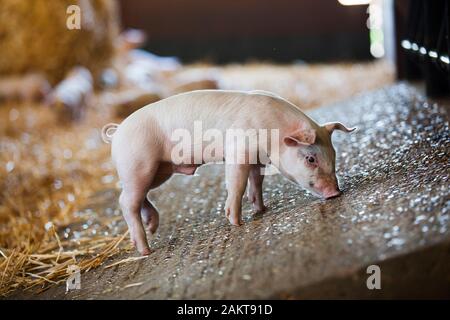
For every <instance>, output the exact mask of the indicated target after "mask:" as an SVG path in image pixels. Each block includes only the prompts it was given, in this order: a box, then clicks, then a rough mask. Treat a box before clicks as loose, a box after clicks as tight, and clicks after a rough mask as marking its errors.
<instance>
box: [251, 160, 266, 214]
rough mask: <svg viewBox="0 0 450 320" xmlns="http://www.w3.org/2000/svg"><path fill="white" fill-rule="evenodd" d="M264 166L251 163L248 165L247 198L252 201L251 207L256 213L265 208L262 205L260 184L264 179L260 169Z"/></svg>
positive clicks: (261, 184)
mask: <svg viewBox="0 0 450 320" xmlns="http://www.w3.org/2000/svg"><path fill="white" fill-rule="evenodd" d="M263 168H264V166H261V165H252V166H251V167H250V173H249V178H248V182H249V184H248V199H249V200H250V202H251V203H253V208H254V209H255V211H256V213H262V212H264V211H265V210H266V209H267V208H266V206H264V200H263V193H262V186H263V181H264V175H263V174H261V170H262V169H263Z"/></svg>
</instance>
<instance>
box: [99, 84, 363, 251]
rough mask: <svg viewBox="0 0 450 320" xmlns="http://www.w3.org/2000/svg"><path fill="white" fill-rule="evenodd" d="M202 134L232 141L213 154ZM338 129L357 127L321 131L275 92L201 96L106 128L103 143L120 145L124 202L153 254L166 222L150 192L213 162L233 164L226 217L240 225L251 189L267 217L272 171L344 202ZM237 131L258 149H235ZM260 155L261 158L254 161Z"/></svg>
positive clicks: (330, 126) (155, 106)
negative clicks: (154, 239) (335, 140)
mask: <svg viewBox="0 0 450 320" xmlns="http://www.w3.org/2000/svg"><path fill="white" fill-rule="evenodd" d="M199 128H201V130H202V132H205V135H206V134H207V133H208V137H209V138H208V139H209V140H210V141H211V137H213V136H214V137H216V138H217V137H218V138H217V140H220V137H225V140H224V141H222V142H223V143H220V141H218V142H217V141H216V142H217V144H216V148H215V151H214V152H209V153H208V151H211V150H210V149H211V145H210V144H202V143H201V141H199V140H198V137H197V138H196V131H197V135H198V131H199ZM334 130H341V131H344V132H351V131H353V130H354V128H352V129H349V128H347V127H345V126H344V125H343V124H341V123H338V122H334V123H326V124H323V125H319V124H317V123H316V122H314V120H312V119H311V118H309V117H308V116H307V115H305V114H304V113H303V112H302V111H301V110H300V109H299V108H298V107H296V106H295V105H294V104H292V103H290V102H288V101H287V100H285V99H283V98H281V97H279V96H277V95H275V94H272V93H269V92H264V91H251V92H243V91H225V90H198V91H191V92H187V93H182V94H178V95H175V96H172V97H169V98H166V99H163V100H160V101H158V102H155V103H152V104H149V105H147V106H145V107H143V108H141V109H139V110H137V111H136V112H134V113H133V114H131V115H130V116H129V117H128V118H126V119H125V120H124V121H123V122H122V123H121V124H120V125H117V124H109V125H106V126H105V127H104V128H103V129H102V136H103V139H104V140H105V142H111V143H112V147H111V153H112V159H113V163H114V165H115V167H116V169H117V173H118V176H119V179H120V182H121V184H122V188H123V189H122V193H121V195H120V198H119V203H120V206H121V209H122V212H123V215H124V218H125V220H126V222H127V224H128V228H129V230H130V237H131V240H132V242H133V243H134V245H135V246H136V248H137V250H138V251H139V252H140V253H141V254H142V255H147V254H149V253H150V249H149V246H148V242H147V238H146V233H145V229H147V230H149V231H150V232H151V233H154V232H155V231H156V229H157V228H158V223H159V215H158V212H157V210H156V208H155V206H154V205H153V204H152V203H151V202H150V201H149V200H148V199H147V193H148V191H149V190H151V189H153V188H156V187H158V186H160V185H161V184H162V183H164V182H165V181H167V180H168V179H169V178H170V177H171V176H172V175H173V174H176V173H179V174H185V175H192V174H194V173H195V171H196V169H197V168H198V167H199V166H200V165H202V164H205V163H209V162H217V161H219V162H220V161H222V162H224V163H225V181H226V188H227V192H228V196H227V199H226V203H225V215H226V217H227V218H228V220H229V221H230V223H231V224H232V225H236V226H238V225H241V224H242V217H241V205H242V198H243V195H244V193H245V190H246V188H247V184H248V199H249V200H250V201H251V202H253V205H254V208H255V210H256V211H259V212H261V211H264V210H265V206H264V202H263V197H262V184H263V179H264V175H265V173H266V172H265V171H264V169H265V166H266V165H269V164H270V165H271V167H274V168H276V169H277V170H278V172H280V173H281V174H282V175H283V176H284V177H286V178H287V179H288V180H290V181H292V182H294V183H296V184H298V185H300V186H301V187H303V188H304V189H307V190H309V191H310V192H312V193H313V194H315V195H317V196H320V197H323V198H325V199H328V198H332V197H336V196H338V195H339V194H340V190H339V186H338V182H337V178H336V173H335V159H336V153H335V150H334V148H333V145H332V143H331V135H332V133H333V132H334ZM268 131H270V132H271V134H270V135H269V134H267V132H268ZM230 132H233V134H229V133H230ZM235 132H240V133H241V134H242V132H244V133H245V135H247V137H248V138H252V139H254V138H256V140H252V141H258V143H257V144H255V143H250V142H249V143H243V144H242V143H241V144H239V143H234V141H235V140H236V139H235V138H236V137H238V136H239V134H238V135H236V134H235ZM272 133H274V134H272ZM192 135H194V139H192V140H189V139H187V141H188V142H187V143H186V141H185V139H181V138H186V136H188V137H190V138H192ZM208 139H207V140H208ZM181 140H183V143H182V144H181V146H182V148H180V141H181ZM249 141H250V140H249ZM261 141H266V142H267V143H265V144H264V143H259V142H261ZM255 152H257V155H258V156H257V157H256V158H255V157H251V155H252V154H254V153H255ZM238 160H239V161H238Z"/></svg>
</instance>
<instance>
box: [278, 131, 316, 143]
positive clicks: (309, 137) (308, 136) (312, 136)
mask: <svg viewBox="0 0 450 320" xmlns="http://www.w3.org/2000/svg"><path fill="white" fill-rule="evenodd" d="M314 141H316V132H315V131H314V130H313V129H300V130H296V131H294V132H293V133H292V134H290V135H288V136H286V137H284V138H283V142H284V143H285V144H286V145H287V146H288V147H298V146H301V145H303V146H309V145H312V144H313V143H314Z"/></svg>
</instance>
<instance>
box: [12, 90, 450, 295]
mask: <svg viewBox="0 0 450 320" xmlns="http://www.w3.org/2000/svg"><path fill="white" fill-rule="evenodd" d="M444 108H445V107H443V106H441V105H438V104H434V103H432V102H430V101H428V100H427V99H425V98H424V97H422V96H421V95H420V94H418V93H417V91H416V90H415V89H414V88H413V87H410V86H408V85H406V84H397V85H394V86H390V87H386V88H385V89H382V90H379V91H376V92H371V93H366V94H363V95H361V96H358V97H355V98H354V99H352V100H348V101H345V102H343V103H340V104H336V105H333V106H329V107H324V108H320V109H317V110H314V111H312V112H310V115H311V116H312V117H313V118H314V119H316V120H317V121H318V122H326V121H342V122H343V123H345V124H346V125H348V126H357V127H358V130H357V131H356V132H355V133H353V134H349V135H345V134H343V133H336V134H334V138H333V140H334V143H335V146H336V148H337V174H338V177H339V180H340V186H341V189H342V190H343V194H342V196H340V197H338V198H334V199H330V200H320V199H317V198H315V197H313V196H311V195H308V194H307V193H306V192H304V191H302V190H301V189H299V188H297V187H296V186H294V185H292V184H291V183H289V182H287V180H285V179H284V178H283V177H281V176H269V177H267V178H266V179H265V181H264V197H265V201H266V204H267V205H268V208H269V210H268V211H267V212H266V213H264V214H262V215H254V214H253V211H252V208H251V206H250V204H249V203H248V202H246V201H245V202H244V211H243V212H244V222H245V224H244V225H243V226H242V227H233V226H230V225H229V224H228V222H227V220H226V219H225V217H224V212H223V206H224V202H225V197H226V191H225V186H224V175H223V173H224V172H223V171H224V170H223V167H222V166H205V167H202V168H200V169H199V171H198V173H199V175H198V176H194V177H188V176H175V177H173V178H172V179H171V180H170V181H169V182H168V183H166V184H164V185H163V186H162V187H161V188H159V189H157V190H154V191H152V192H151V197H150V198H151V199H152V200H153V202H154V203H155V204H156V205H157V207H158V208H159V210H160V214H161V217H160V228H159V230H158V232H157V233H156V234H155V235H154V236H153V237H152V238H151V240H150V245H151V248H152V250H153V253H152V254H151V255H150V256H149V257H148V258H146V259H144V260H139V261H135V262H132V263H127V264H123V265H118V266H116V267H112V268H108V269H105V268H104V267H102V266H101V267H99V268H97V269H94V270H91V271H89V272H88V273H85V274H82V289H81V290H75V291H71V292H69V293H67V294H66V293H65V286H63V285H61V286H59V287H53V288H51V289H49V290H47V291H45V292H44V293H42V294H39V295H33V294H32V293H26V294H22V293H21V294H19V295H18V296H16V298H24V297H26V298H40V299H49V298H65V299H104V298H119V299H120V298H122V299H131V298H133V299H134V298H136V299H166V298H169V299H178V298H189V299H197V298H200V299H205V298H212V299H241V298H302V297H305V298H308V297H315V298H320V297H322V296H323V297H366V296H365V294H367V292H368V291H369V290H368V289H364V288H365V281H366V274H364V272H362V270H363V271H365V267H366V266H367V265H370V264H380V266H381V268H382V270H381V273H382V281H383V268H384V266H385V265H386V266H387V267H386V269H388V270H391V271H389V276H387V277H386V278H385V279H391V286H394V287H395V282H393V280H392V279H394V280H395V278H396V277H401V276H402V275H405V273H407V272H409V274H410V275H411V274H414V273H423V270H424V268H425V270H427V269H426V267H424V263H425V260H424V259H425V258H423V257H424V256H422V255H417V256H415V253H416V252H423V250H428V249H430V248H431V249H433V248H435V247H436V246H441V247H442V249H440V250H438V249H435V250H438V251H439V252H444V253H445V254H444V255H442V254H435V255H431V256H430V255H428V256H426V255H425V257H428V258H426V261H427V262H426V263H427V265H429V268H432V267H433V266H434V265H435V263H434V262H433V261H434V260H433V259H435V258H436V257H439V258H436V265H438V266H439V271H436V272H429V273H428V274H429V276H430V278H426V279H425V280H424V281H423V283H425V284H429V285H432V284H433V283H434V282H436V283H439V284H440V287H439V288H441V289H440V290H441V291H439V293H438V294H439V295H442V294H444V295H445V288H450V279H449V274H450V267H449V265H450V264H448V263H446V262H448V257H449V255H448V252H449V246H448V243H449V241H450V219H449V217H450V211H449V209H450V201H449V200H450V197H449V195H450V191H449V188H448V185H449V181H448V180H449V175H450V170H449V169H450V162H449V158H450V157H449V150H450V136H449V126H448V113H447V111H446V110H445V109H444ZM116 204H117V191H115V190H107V191H105V192H103V193H101V194H98V195H96V197H94V198H93V199H92V205H91V206H90V208H89V210H88V211H87V212H88V213H89V214H94V215H95V214H99V215H104V214H109V215H114V214H120V212H119V211H118V210H117V205H116ZM108 227H109V228H113V229H115V230H123V228H124V224H123V222H122V221H120V222H118V224H117V225H114V226H108ZM433 250H434V249H433ZM130 255H136V253H131V254H122V255H121V256H119V257H117V258H115V259H113V260H111V261H108V263H107V264H110V263H113V262H114V261H119V260H120V259H123V258H126V257H128V256H130ZM411 255H413V256H415V257H416V258H410V260H404V259H403V258H402V257H410V256H411ZM430 257H431V258H430ZM405 259H406V258H405ZM389 261H400V262H399V263H397V264H395V263H394V265H395V267H389V266H390V265H391V264H392V263H391V262H389ZM402 261H410V263H408V264H407V267H402V266H405V264H404V263H403V264H402ZM389 263H391V264H389ZM408 270H409V271H408ZM425 273H427V272H425ZM441 273H444V274H441ZM422 276H423V275H422ZM425 276H426V275H425ZM333 279H338V280H333ZM346 279H347V280H348V281H347V280H346ZM358 279H359V280H358ZM410 279H414V276H412V277H410ZM355 281H356V282H355ZM387 281H388V280H387ZM355 283H356V286H357V287H358V288H359V289H358V290H359V291H360V292H361V293H360V294H358V293H357V292H358V290H355V291H351V290H350V293H349V294H346V295H345V294H339V292H341V291H342V290H341V289H342V288H344V289H345V288H346V287H347V288H348V289H350V288H352V286H353V287H355ZM130 284H131V285H132V286H129V285H130ZM442 284H443V285H442ZM400 285H402V286H403V289H404V290H403V291H402V292H403V293H404V294H406V296H402V297H408V285H409V284H408V282H407V281H406V282H405V281H404V282H401V283H400ZM387 287H389V286H387ZM339 288H341V289H339ZM361 288H363V289H361ZM442 288H443V289H442ZM330 290H331V292H330ZM340 290H341V291H340ZM383 290H388V289H383V282H382V289H381V291H379V293H377V297H392V295H393V294H392V292H390V291H383ZM442 290H444V293H442ZM449 290H450V289H449ZM351 292H354V294H353V295H352V294H351ZM426 292H429V290H428V291H427V290H423V294H425V295H427V293H426ZM419 293H420V292H419ZM322 294H323V295H322ZM449 295H450V294H449V292H448V291H447V296H449ZM394 296H395V295H394ZM415 297H417V296H415Z"/></svg>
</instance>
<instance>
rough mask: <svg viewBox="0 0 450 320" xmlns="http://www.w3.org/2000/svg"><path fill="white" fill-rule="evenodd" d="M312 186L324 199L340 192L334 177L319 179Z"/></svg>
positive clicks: (335, 195)
mask: <svg viewBox="0 0 450 320" xmlns="http://www.w3.org/2000/svg"><path fill="white" fill-rule="evenodd" d="M314 187H315V188H316V190H317V191H318V193H319V194H320V195H321V196H322V197H323V198H324V199H330V198H334V197H337V196H339V195H340V194H341V190H339V186H338V184H337V182H336V180H335V179H320V180H319V181H318V183H317V184H316V185H315V186H314Z"/></svg>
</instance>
